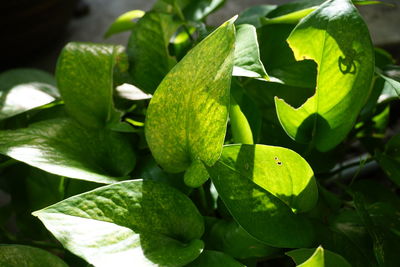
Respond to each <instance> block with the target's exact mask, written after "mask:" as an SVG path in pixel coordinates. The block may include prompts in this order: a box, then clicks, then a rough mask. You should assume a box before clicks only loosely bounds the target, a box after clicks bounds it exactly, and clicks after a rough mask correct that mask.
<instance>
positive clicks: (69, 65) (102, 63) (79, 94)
mask: <svg viewBox="0 0 400 267" xmlns="http://www.w3.org/2000/svg"><path fill="white" fill-rule="evenodd" d="M121 49H122V47H120V46H114V45H100V44H89V43H69V44H67V45H66V46H65V47H64V49H63V51H62V52H61V55H60V57H59V58H58V63H57V69H56V78H57V85H58V87H59V89H60V92H61V96H62V98H63V100H64V103H65V107H66V109H67V111H68V113H69V115H70V116H71V117H73V118H74V119H76V120H77V121H79V122H80V123H81V124H83V125H85V126H88V127H95V128H103V127H105V126H106V125H107V124H109V123H112V122H114V121H115V120H116V118H117V119H118V118H119V116H120V115H119V113H118V112H117V111H116V110H115V109H114V105H113V98H112V97H113V70H114V66H115V64H116V61H117V60H118V56H119V54H120V53H121V52H122V50H121Z"/></svg>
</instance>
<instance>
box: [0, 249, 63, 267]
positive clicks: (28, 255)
mask: <svg viewBox="0 0 400 267" xmlns="http://www.w3.org/2000/svg"><path fill="white" fill-rule="evenodd" d="M0 266H2V267H21V266H29V267H42V266H52V267H68V265H67V264H65V263H64V262H63V261H62V260H61V259H60V258H58V257H57V256H55V255H53V254H51V253H49V252H47V251H46V250H43V249H40V248H35V247H30V246H23V245H0Z"/></svg>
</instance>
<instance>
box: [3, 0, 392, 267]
mask: <svg viewBox="0 0 400 267" xmlns="http://www.w3.org/2000/svg"><path fill="white" fill-rule="evenodd" d="M223 2H224V1H222V0H212V1H211V0H196V1H188V0H159V1H158V2H157V3H156V4H155V6H154V7H153V9H152V10H150V11H148V12H143V11H139V10H134V11H130V12H128V13H126V14H123V15H122V16H121V17H119V18H118V19H117V20H116V21H115V22H114V23H113V24H112V25H111V27H110V28H109V30H108V31H107V33H106V34H105V36H106V37H108V36H110V35H113V34H116V33H119V32H122V31H131V35H130V38H129V42H128V45H127V47H126V48H124V47H123V46H115V45H105V44H93V43H69V44H67V45H66V46H65V48H64V49H63V51H62V53H61V55H60V56H59V59H58V64H57V68H56V71H55V79H54V78H53V77H52V76H51V75H49V74H47V73H44V72H42V71H39V70H32V69H15V70H9V71H6V72H4V73H2V74H1V75H0V87H1V91H0V95H1V99H0V101H1V102H0V107H1V110H0V119H1V125H0V126H1V131H0V153H1V154H2V156H1V163H0V172H1V178H0V182H1V184H0V186H1V191H0V192H1V198H0V199H1V201H0V206H1V211H0V220H1V232H0V238H1V243H3V245H1V246H0V265H1V266H66V263H65V262H67V263H68V264H69V265H70V266H87V265H88V264H89V265H94V266H104V267H106V266H107V267H108V266H118V267H125V266H126V267H128V266H218V267H219V266H232V267H233V266H290V265H294V264H297V265H299V266H318V267H319V266H398V249H399V247H400V215H399V214H400V199H399V196H398V192H399V191H398V186H399V185H400V168H399V167H400V135H399V134H398V133H397V132H396V130H398V128H396V127H395V126H396V125H395V122H396V119H397V118H396V117H392V118H391V120H390V116H389V115H390V110H391V108H392V109H393V108H394V109H395V108H396V106H395V104H396V101H394V100H398V98H399V94H400V83H399V77H400V76H399V67H398V66H395V65H394V60H393V59H392V58H391V56H390V55H389V54H388V53H387V52H385V51H383V50H381V49H378V48H374V47H373V45H372V43H371V39H370V35H369V32H368V29H367V27H366V25H365V23H364V21H363V19H362V18H361V16H360V15H359V13H358V11H357V9H356V8H355V6H354V4H371V3H376V2H377V1H353V2H352V1H350V0H329V1H321V0H307V1H297V2H292V3H289V4H284V5H280V6H276V5H261V6H254V7H251V8H249V9H246V10H245V11H243V12H242V13H241V14H240V15H239V16H235V17H233V18H231V19H230V20H228V21H226V22H225V23H223V24H222V25H221V26H219V27H218V28H214V27H213V26H209V25H207V24H205V21H206V17H207V16H208V15H209V14H210V13H212V12H213V11H215V10H216V9H217V8H219V7H220V6H221V5H222V4H223ZM395 110H396V109H395ZM365 169H366V170H372V171H369V172H363V170H365ZM380 170H383V171H384V173H385V174H383V172H382V171H380ZM31 212H33V213H32V215H33V216H31V214H30V213H31ZM38 219H39V220H40V221H41V223H43V224H41V223H40V221H39V220H38ZM43 225H44V226H45V228H46V229H47V230H48V231H49V232H50V233H51V234H50V233H49V232H48V231H47V230H46V229H45V228H44V227H43ZM44 249H46V250H47V251H46V250H44ZM49 252H52V253H49ZM54 254H55V255H57V256H59V257H57V256H55V255H54ZM74 255H77V256H79V257H76V256H74Z"/></svg>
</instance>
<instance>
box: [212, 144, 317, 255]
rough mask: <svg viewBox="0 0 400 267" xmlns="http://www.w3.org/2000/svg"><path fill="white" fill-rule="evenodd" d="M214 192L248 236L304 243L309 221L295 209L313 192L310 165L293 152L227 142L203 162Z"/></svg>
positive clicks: (306, 205)
mask: <svg viewBox="0 0 400 267" xmlns="http://www.w3.org/2000/svg"><path fill="white" fill-rule="evenodd" d="M208 171H209V173H210V176H211V179H212V182H213V184H214V185H215V188H216V189H217V191H218V194H219V196H220V197H221V198H222V200H223V201H224V203H225V205H226V206H227V208H228V210H229V211H230V213H231V214H232V216H233V217H234V218H235V220H236V221H237V222H238V223H239V224H240V225H241V226H242V227H243V228H244V229H245V230H246V231H247V232H248V233H250V234H251V235H252V236H254V237H255V238H257V239H258V240H261V241H262V242H265V243H266V244H268V245H271V246H275V247H301V246H307V245H309V244H310V242H312V240H313V231H312V228H311V225H310V224H309V222H308V221H307V220H306V219H305V218H304V217H302V216H301V215H299V214H295V213H294V212H296V213H300V212H304V211H308V210H310V209H312V208H313V207H314V206H315V204H316V201H317V198H318V191H317V186H316V183H315V179H314V175H313V171H312V170H311V168H310V166H309V165H308V164H307V162H306V161H305V160H304V159H303V158H302V157H301V156H299V155H298V154H297V153H295V152H293V151H291V150H289V149H285V148H281V147H272V146H264V145H230V146H226V147H224V150H223V153H222V155H221V158H220V159H219V160H218V161H217V162H216V164H215V165H214V166H213V167H211V168H208Z"/></svg>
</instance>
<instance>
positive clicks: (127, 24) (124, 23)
mask: <svg viewBox="0 0 400 267" xmlns="http://www.w3.org/2000/svg"><path fill="white" fill-rule="evenodd" d="M144 14H145V12H144V11H142V10H131V11H128V12H126V13H124V14H122V15H121V16H119V17H118V18H117V19H116V20H115V21H114V22H113V23H112V24H111V25H110V27H109V28H108V30H107V32H106V33H105V34H104V37H105V38H108V37H110V36H111V35H114V34H117V33H120V32H124V31H129V30H132V29H133V26H135V22H134V21H133V20H135V19H138V18H141V17H143V16H144Z"/></svg>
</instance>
